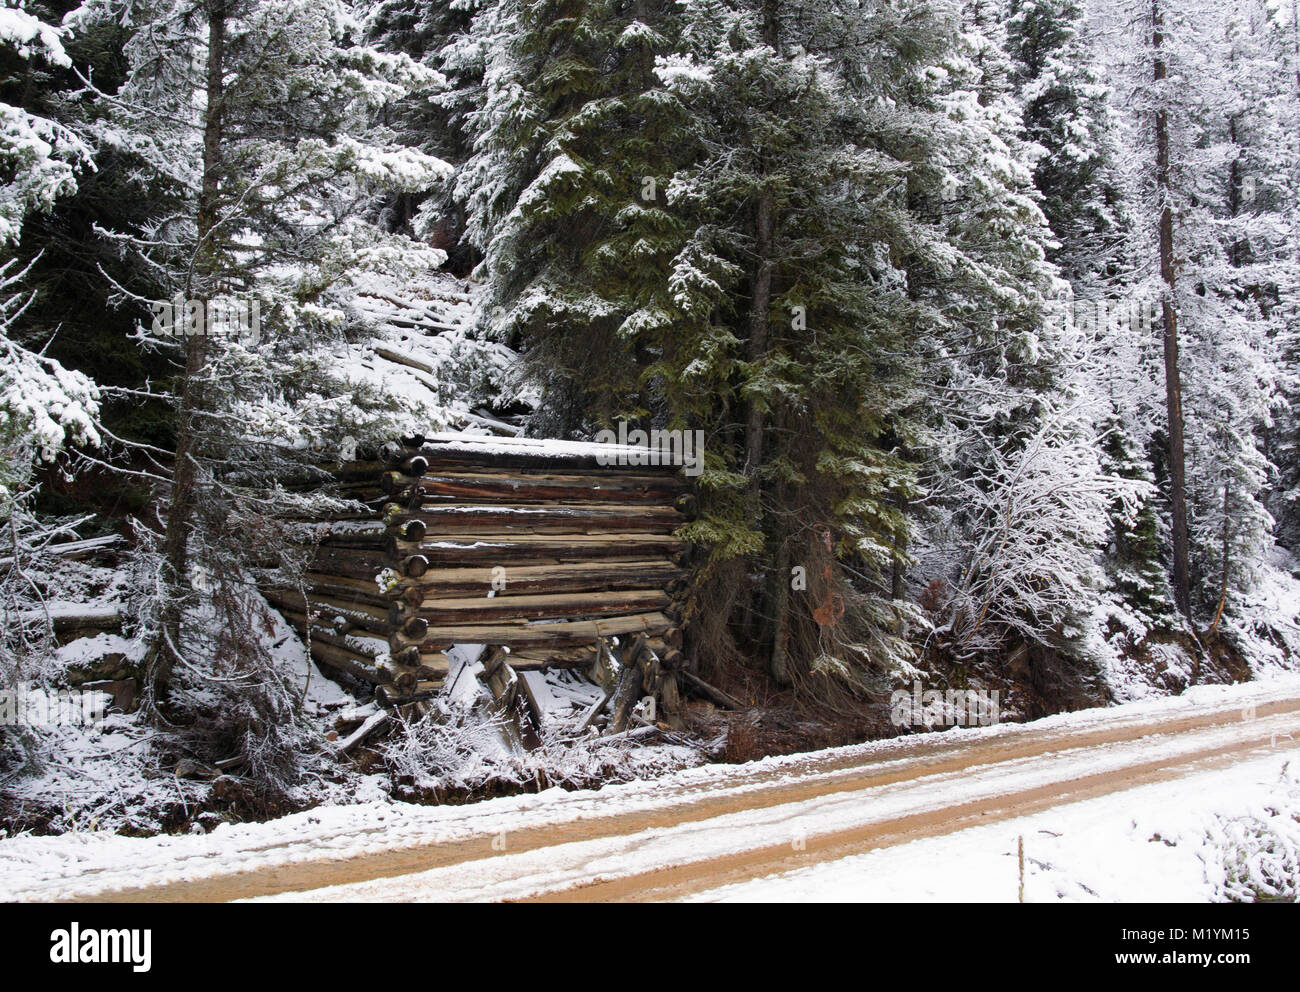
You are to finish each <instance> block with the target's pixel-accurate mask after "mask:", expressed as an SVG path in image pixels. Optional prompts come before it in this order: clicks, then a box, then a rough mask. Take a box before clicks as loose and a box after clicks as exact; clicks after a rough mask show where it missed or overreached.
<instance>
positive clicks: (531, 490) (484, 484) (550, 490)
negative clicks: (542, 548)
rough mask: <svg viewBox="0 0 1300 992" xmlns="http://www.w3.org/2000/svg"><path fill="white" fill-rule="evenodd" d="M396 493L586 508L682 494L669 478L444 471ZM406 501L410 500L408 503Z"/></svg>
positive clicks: (440, 499) (429, 498) (661, 501)
mask: <svg viewBox="0 0 1300 992" xmlns="http://www.w3.org/2000/svg"><path fill="white" fill-rule="evenodd" d="M404 481H405V480H391V481H390V482H389V483H388V485H390V486H394V487H397V488H395V489H394V492H401V491H405V492H407V493H408V496H409V494H410V493H411V492H414V491H415V490H422V491H423V495H424V497H425V498H426V501H427V502H429V503H438V502H449V501H454V502H469V503H532V502H548V501H555V500H575V501H578V502H586V503H603V502H616V503H627V504H650V505H655V506H663V505H664V504H666V503H669V502H671V500H672V499H673V498H674V497H675V496H676V495H678V494H679V493H680V492H681V491H682V486H681V484H680V483H678V482H676V481H675V480H673V479H672V478H670V477H659V478H654V477H644V476H619V475H614V474H612V473H606V474H596V473H593V474H590V475H586V476H583V475H572V474H566V475H510V474H505V473H496V474H488V473H478V474H475V473H469V472H442V473H439V474H432V473H428V474H425V475H423V476H421V477H420V478H419V479H418V481H417V480H412V482H413V484H412V485H411V486H410V487H409V488H408V489H405V490H403V489H402V488H401V487H400V484H399V483H400V482H404ZM408 502H409V499H408Z"/></svg>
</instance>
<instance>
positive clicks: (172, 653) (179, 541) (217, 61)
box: [149, 6, 226, 702]
mask: <svg viewBox="0 0 1300 992" xmlns="http://www.w3.org/2000/svg"><path fill="white" fill-rule="evenodd" d="M225 43H226V12H225V10H224V8H223V7H221V6H213V7H211V8H209V10H208V51H207V66H206V68H207V81H206V93H205V96H206V109H205V111H204V118H203V185H202V188H201V191H200V194H199V203H198V213H197V222H198V223H197V227H198V242H197V245H196V249H195V251H196V259H195V264H194V273H195V274H198V275H199V276H210V275H211V274H212V271H213V268H214V265H213V263H212V261H210V260H211V259H212V256H213V253H214V251H215V249H214V246H213V245H212V244H211V236H212V232H213V228H214V227H215V226H216V223H217V198H218V196H219V194H220V162H221V141H222V118H223V110H224V106H223V103H224V83H223V75H224V63H225ZM206 282H207V280H206V279H200V283H206ZM203 288H204V289H207V288H209V287H207V286H206V285H204V286H203ZM194 289H195V280H194V278H193V276H191V278H190V279H188V280H187V281H186V287H185V295H186V298H187V299H188V298H190V296H191V295H192V294H193V292H194ZM205 330H206V328H205ZM206 360H207V336H206V334H186V335H185V372H184V376H183V379H182V382H181V397H180V410H179V413H178V416H177V423H176V462H175V465H174V467H173V469H172V483H171V494H170V497H169V499H168V503H167V529H166V532H165V534H164V536H163V568H164V589H165V590H166V595H167V600H166V602H165V603H164V604H163V607H162V616H161V618H160V619H161V624H160V632H159V634H160V639H161V642H160V643H159V644H157V645H155V646H154V648H153V651H152V664H151V665H150V666H149V669H150V670H149V678H150V682H151V689H152V695H153V699H154V701H155V702H158V701H161V700H162V698H163V697H164V696H165V695H166V693H167V689H168V686H169V685H170V683H171V676H172V671H173V668H174V666H175V663H176V660H177V655H178V652H179V649H180V645H181V627H182V618H183V615H184V606H185V599H186V596H187V593H188V592H189V588H190V587H189V579H188V573H189V537H190V532H191V530H192V527H193V522H194V519H193V518H194V509H195V503H196V486H197V480H198V472H197V464H196V462H195V453H196V448H197V434H198V430H199V424H198V422H197V421H198V413H199V412H200V411H201V410H202V409H203V405H204V400H203V384H202V374H203V369H204V366H205V364H206Z"/></svg>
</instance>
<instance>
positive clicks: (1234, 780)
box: [691, 747, 1300, 903]
mask: <svg viewBox="0 0 1300 992" xmlns="http://www.w3.org/2000/svg"><path fill="white" fill-rule="evenodd" d="M1298 818H1300V747H1288V748H1285V749H1282V750H1280V751H1279V753H1277V754H1271V755H1269V756H1268V757H1264V758H1259V759H1257V760H1253V761H1246V762H1242V763H1240V764H1236V765H1233V766H1232V767H1231V768H1227V769H1222V770H1218V771H1211V772H1202V773H1199V774H1194V775H1188V776H1187V777H1185V778H1180V779H1176V780H1175V781H1172V782H1162V783H1160V784H1158V785H1147V786H1140V787H1138V788H1136V789H1129V790H1126V791H1124V792H1118V793H1115V794H1113V795H1109V796H1103V797H1101V798H1098V799H1088V800H1084V801H1082V802H1078V803H1070V804H1068V805H1065V806H1060V807H1057V808H1055V809H1052V810H1050V811H1048V812H1046V813H1040V814H1038V815H1035V816H1026V817H1018V818H1016V819H1012V820H1005V821H1003V822H1001V823H996V824H992V825H990V826H986V827H970V828H968V829H966V830H960V831H958V832H956V833H952V834H948V835H945V836H940V837H931V838H926V839H924V840H916V841H912V842H910V843H906V844H899V845H896V846H893V847H886V848H879V849H877V850H874V851H871V852H870V853H867V854H861V855H857V856H854V857H849V858H841V859H838V860H835V861H827V862H823V863H821V864H817V865H813V866H811V867H808V868H802V869H797V870H795V871H790V872H785V873H783V874H778V875H770V876H767V877H764V878H757V879H754V880H753V881H750V882H743V883H740V884H737V885H728V886H724V887H721V888H717V889H712V890H709V891H706V892H702V893H698V894H696V895H695V896H693V897H691V901H695V902H783V903H789V902H811V901H815V902H863V901H866V902H1015V901H1017V900H1018V899H1019V898H1020V868H1019V864H1020V858H1019V848H1020V842H1021V840H1022V839H1023V843H1024V853H1025V871H1024V900H1025V902H1210V901H1221V900H1223V899H1224V898H1225V897H1226V895H1228V894H1229V891H1230V887H1231V882H1232V880H1233V879H1232V865H1233V864H1234V862H1235V860H1236V858H1237V857H1238V856H1239V855H1240V856H1245V857H1246V858H1247V859H1248V860H1250V861H1253V862H1255V863H1256V864H1258V863H1259V862H1261V861H1262V860H1264V859H1265V858H1266V857H1267V855H1268V854H1269V853H1271V854H1272V855H1273V856H1274V857H1275V858H1277V859H1278V861H1279V863H1281V864H1284V865H1287V864H1289V867H1290V872H1291V874H1290V878H1291V883H1292V889H1291V891H1292V892H1293V893H1294V892H1295V888H1296V886H1298V885H1300V873H1297V871H1298V869H1300V862H1298V860H1297V859H1298V857H1300V819H1298ZM1257 828H1264V829H1265V830H1266V831H1267V833H1266V837H1268V838H1269V839H1270V840H1271V841H1272V847H1273V848H1274V850H1273V851H1272V852H1269V851H1261V850H1260V849H1259V847H1260V845H1254V846H1252V847H1243V846H1241V842H1242V841H1246V840H1248V838H1250V837H1252V836H1257ZM1293 897H1294V896H1293Z"/></svg>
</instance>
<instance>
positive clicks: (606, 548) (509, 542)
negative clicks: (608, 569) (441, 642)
mask: <svg viewBox="0 0 1300 992" xmlns="http://www.w3.org/2000/svg"><path fill="white" fill-rule="evenodd" d="M681 548H682V544H681V542H680V541H678V540H677V539H676V538H674V537H672V536H671V535H666V534H628V533H611V534H602V535H600V536H592V535H589V534H574V535H567V536H559V535H533V534H481V535H477V536H473V537H460V538H455V537H453V538H446V539H439V540H426V541H424V542H423V543H422V544H419V545H416V546H413V548H412V551H413V552H414V553H417V554H421V555H424V556H425V558H427V559H428V560H429V562H430V563H431V564H444V565H445V564H448V563H455V564H458V565H459V564H465V563H468V562H474V563H478V562H488V563H490V564H493V565H508V564H510V563H516V562H528V561H536V560H538V559H541V560H543V561H555V562H559V563H565V562H585V561H590V560H592V559H606V560H608V559H618V560H622V561H641V560H644V559H645V558H647V557H650V556H655V555H660V554H671V553H675V552H679V551H680V550H681Z"/></svg>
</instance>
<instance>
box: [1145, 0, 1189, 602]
mask: <svg viewBox="0 0 1300 992" xmlns="http://www.w3.org/2000/svg"><path fill="white" fill-rule="evenodd" d="M1151 26H1152V32H1151V46H1152V48H1153V49H1154V51H1155V80H1156V82H1158V83H1159V82H1163V81H1165V80H1166V79H1167V78H1168V76H1169V70H1168V66H1167V65H1166V63H1165V60H1164V56H1163V55H1162V54H1161V48H1162V46H1163V45H1164V14H1163V12H1162V11H1161V8H1160V0H1153V3H1152V5H1151ZM1165 99H1166V98H1165V96H1164V95H1163V94H1162V95H1161V96H1160V97H1159V99H1158V103H1159V109H1158V110H1157V111H1156V189H1157V191H1158V195H1159V198H1160V275H1161V278H1162V279H1164V282H1165V293H1164V299H1163V300H1162V301H1161V311H1162V316H1163V318H1164V321H1163V322H1164V351H1165V412H1166V416H1167V417H1168V420H1169V438H1168V441H1169V451H1168V455H1169V507H1170V516H1171V525H1172V531H1173V534H1172V540H1173V554H1174V575H1173V580H1174V601H1175V603H1176V604H1177V606H1178V609H1179V611H1180V612H1181V613H1182V614H1183V616H1185V617H1186V618H1187V619H1188V620H1191V617H1192V597H1191V579H1190V571H1189V567H1188V557H1189V555H1188V538H1187V479H1186V472H1187V462H1186V456H1185V454H1184V445H1183V387H1182V382H1181V380H1180V378H1179V372H1178V312H1177V310H1176V309H1175V307H1174V214H1173V203H1172V190H1171V186H1172V183H1171V176H1170V162H1169V114H1168V111H1167V109H1166V107H1165V105H1164V100H1165Z"/></svg>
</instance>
